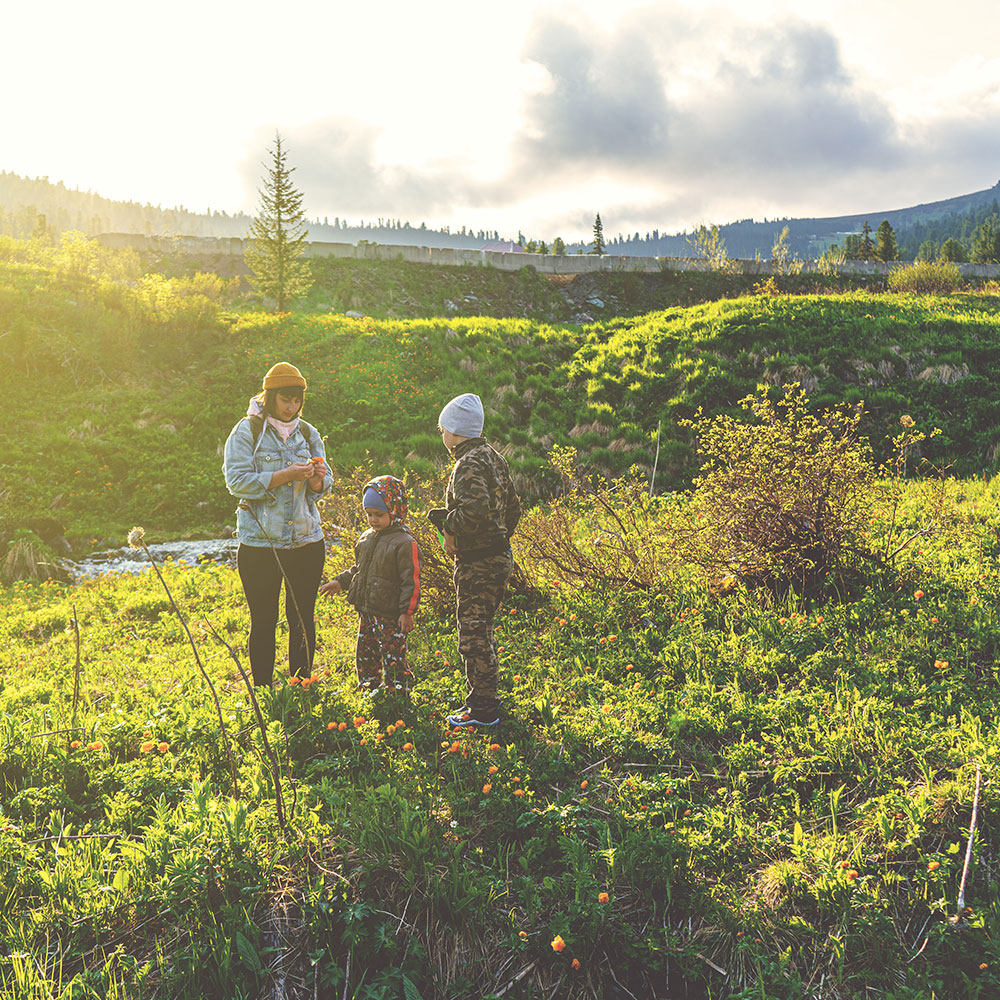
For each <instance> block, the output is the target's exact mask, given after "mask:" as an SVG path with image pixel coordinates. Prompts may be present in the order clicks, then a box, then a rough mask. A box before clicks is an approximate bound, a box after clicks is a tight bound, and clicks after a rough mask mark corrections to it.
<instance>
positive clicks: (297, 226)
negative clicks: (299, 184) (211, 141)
mask: <svg viewBox="0 0 1000 1000" xmlns="http://www.w3.org/2000/svg"><path fill="white" fill-rule="evenodd" d="M269 152H270V154H271V164H270V166H269V167H267V168H266V169H267V174H266V175H265V178H264V186H263V187H262V188H261V189H260V190H259V192H258V194H259V195H260V208H259V210H258V212H257V216H256V218H255V219H254V220H253V222H251V223H250V245H249V246H248V247H247V249H246V252H245V254H244V257H245V259H246V262H247V266H248V267H249V268H250V278H249V281H250V285H251V287H252V288H253V289H254V291H256V292H257V294H258V295H260V296H262V297H263V298H265V299H270V300H273V302H274V304H275V308H276V309H277V311H278V312H284V311H285V309H286V308H287V307H288V305H289V303H290V302H292V301H293V300H294V299H296V298H298V297H299V296H300V295H304V294H305V293H306V292H307V291H309V288H310V286H311V285H312V272H311V270H310V268H309V264H308V262H307V261H305V260H304V259H303V257H302V253H303V250H304V244H305V240H306V236H307V235H308V230H307V229H306V221H305V215H304V214H303V211H302V193H301V192H300V191H297V190H296V189H295V188H294V186H293V185H292V179H291V175H292V172H293V171H294V169H295V168H294V167H289V166H288V164H287V163H286V162H285V158H286V154H285V150H284V148H283V147H282V145H281V136H280V135H279V134H278V133H277V132H276V133H275V134H274V148H273V149H271V150H269Z"/></svg>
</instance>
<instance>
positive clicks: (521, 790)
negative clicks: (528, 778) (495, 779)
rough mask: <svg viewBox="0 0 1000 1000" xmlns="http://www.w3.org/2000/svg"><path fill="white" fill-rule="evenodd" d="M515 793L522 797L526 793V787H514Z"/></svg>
mask: <svg viewBox="0 0 1000 1000" xmlns="http://www.w3.org/2000/svg"><path fill="white" fill-rule="evenodd" d="M514 794H515V795H516V796H517V797H518V798H520V797H521V796H522V795H524V789H523V788H515V789H514Z"/></svg>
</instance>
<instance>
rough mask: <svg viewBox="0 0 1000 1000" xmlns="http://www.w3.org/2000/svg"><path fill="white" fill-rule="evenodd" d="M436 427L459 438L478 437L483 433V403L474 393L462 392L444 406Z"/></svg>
mask: <svg viewBox="0 0 1000 1000" xmlns="http://www.w3.org/2000/svg"><path fill="white" fill-rule="evenodd" d="M438 425H439V426H440V427H442V428H443V429H444V430H446V431H450V432H451V433H452V434H457V435H458V436H459V437H466V438H477V437H479V436H480V435H481V434H482V433H483V401H482V400H481V399H480V398H479V397H478V396H477V395H476V394H475V393H474V392H463V393H462V395H461V396H456V397H455V398H454V399H453V400H451V402H449V403H447V404H446V405H445V407H444V409H443V410H442V411H441V416H439V417H438Z"/></svg>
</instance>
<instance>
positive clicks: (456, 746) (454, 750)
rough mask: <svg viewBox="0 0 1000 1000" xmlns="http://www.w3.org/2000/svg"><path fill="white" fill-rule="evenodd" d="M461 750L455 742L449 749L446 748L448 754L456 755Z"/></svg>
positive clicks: (460, 745) (456, 741) (459, 745)
mask: <svg viewBox="0 0 1000 1000" xmlns="http://www.w3.org/2000/svg"><path fill="white" fill-rule="evenodd" d="M461 749H462V744H461V743H459V742H458V740H455V742H454V743H452V745H451V746H450V747H448V753H458V751H459V750H461Z"/></svg>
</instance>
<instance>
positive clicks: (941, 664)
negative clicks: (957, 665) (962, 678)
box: [934, 660, 948, 670]
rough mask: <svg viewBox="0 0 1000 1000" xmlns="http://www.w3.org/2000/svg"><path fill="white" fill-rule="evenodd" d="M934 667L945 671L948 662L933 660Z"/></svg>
mask: <svg viewBox="0 0 1000 1000" xmlns="http://www.w3.org/2000/svg"><path fill="white" fill-rule="evenodd" d="M934 666H935V668H936V669H938V670H947V669H948V661H947V660H935V661H934Z"/></svg>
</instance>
